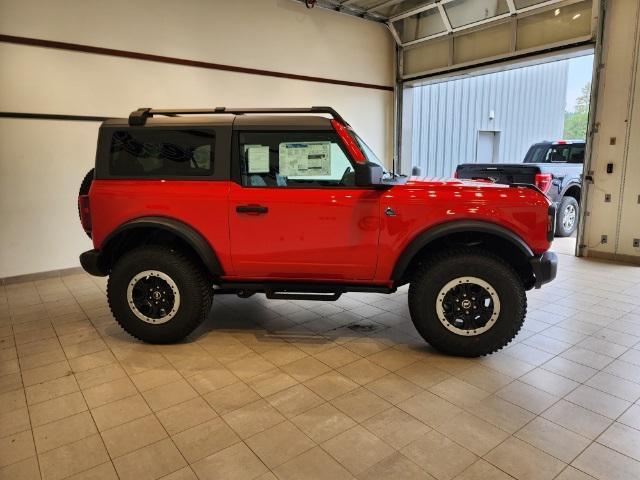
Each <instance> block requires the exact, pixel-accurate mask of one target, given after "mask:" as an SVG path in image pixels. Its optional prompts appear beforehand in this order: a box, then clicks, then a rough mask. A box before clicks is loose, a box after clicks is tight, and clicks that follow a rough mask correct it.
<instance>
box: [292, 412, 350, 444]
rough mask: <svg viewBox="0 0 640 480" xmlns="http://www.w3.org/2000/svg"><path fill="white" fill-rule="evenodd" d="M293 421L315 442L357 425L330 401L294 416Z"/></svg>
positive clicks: (322, 440)
mask: <svg viewBox="0 0 640 480" xmlns="http://www.w3.org/2000/svg"><path fill="white" fill-rule="evenodd" d="M291 421H292V422H293V423H294V424H295V425H296V426H297V427H298V428H299V429H300V430H302V431H303V432H304V433H305V434H306V435H307V436H308V437H309V438H311V439H312V440H314V441H315V442H318V443H320V442H324V441H325V440H328V439H330V438H332V437H335V436H336V435H338V434H339V433H342V432H344V431H345V430H348V429H350V428H351V427H353V426H355V425H356V422H355V421H353V420H352V419H351V417H349V416H347V415H345V414H344V413H342V412H341V411H340V410H338V409H337V408H335V407H334V406H333V405H331V404H330V403H325V404H323V405H320V406H319V407H315V408H312V409H311V410H307V411H306V412H304V413H302V414H300V415H298V416H297V417H293V418H292V419H291Z"/></svg>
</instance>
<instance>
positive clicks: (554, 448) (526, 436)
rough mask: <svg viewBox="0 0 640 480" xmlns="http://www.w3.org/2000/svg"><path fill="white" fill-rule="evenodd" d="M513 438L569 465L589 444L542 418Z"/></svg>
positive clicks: (525, 427) (587, 440) (583, 438)
mask: <svg viewBox="0 0 640 480" xmlns="http://www.w3.org/2000/svg"><path fill="white" fill-rule="evenodd" d="M515 436H516V437H517V438H519V439H520V440H524V441H525V442H527V443H529V444H531V445H533V446H534V447H536V448H538V449H540V450H542V451H543V452H546V453H548V454H549V455H552V456H554V457H556V458H558V459H560V460H562V461H563V462H566V463H571V462H572V461H573V459H574V458H576V457H577V456H578V455H579V454H580V452H582V451H583V450H584V449H585V448H586V447H587V445H589V443H591V442H590V441H589V439H587V438H586V437H583V436H581V435H578V434H577V433H574V432H572V431H570V430H567V429H566V428H563V427H561V426H560V425H557V424H555V423H553V422H550V421H549V420H546V419H544V418H542V417H538V418H535V419H534V420H533V421H531V422H530V423H528V424H527V425H525V426H524V427H523V428H522V429H520V430H518V432H516V434H515Z"/></svg>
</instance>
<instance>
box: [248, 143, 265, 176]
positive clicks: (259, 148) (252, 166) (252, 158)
mask: <svg viewBox="0 0 640 480" xmlns="http://www.w3.org/2000/svg"><path fill="white" fill-rule="evenodd" d="M244 148H245V152H246V155H247V160H248V164H249V173H269V147H268V146H266V145H245V146H244Z"/></svg>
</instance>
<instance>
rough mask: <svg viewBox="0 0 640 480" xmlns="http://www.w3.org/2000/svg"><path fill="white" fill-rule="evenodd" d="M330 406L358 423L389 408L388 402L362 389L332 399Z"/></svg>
mask: <svg viewBox="0 0 640 480" xmlns="http://www.w3.org/2000/svg"><path fill="white" fill-rule="evenodd" d="M331 404H332V405H333V406H334V407H336V408H337V409H338V410H340V411H342V412H343V413H345V414H346V415H349V417H351V418H353V419H354V420H355V421H356V422H358V423H360V422H363V421H364V420H366V419H367V418H369V417H372V416H374V415H376V414H377V413H380V412H382V411H384V410H386V409H388V408H390V407H391V404H390V403H389V402H387V401H386V400H383V399H382V398H380V397H378V396H377V395H376V394H374V393H371V392H370V391H369V390H367V389H365V388H362V387H360V388H358V389H357V390H352V391H351V392H348V393H345V394H344V395H341V396H340V397H338V398H335V399H333V400H332V401H331Z"/></svg>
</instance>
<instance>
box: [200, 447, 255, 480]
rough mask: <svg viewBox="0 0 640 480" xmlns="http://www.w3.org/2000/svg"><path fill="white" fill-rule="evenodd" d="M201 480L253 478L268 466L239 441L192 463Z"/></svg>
mask: <svg viewBox="0 0 640 480" xmlns="http://www.w3.org/2000/svg"><path fill="white" fill-rule="evenodd" d="M192 468H193V470H194V471H195V472H196V475H198V478H200V479H201V480H218V479H219V480H251V479H254V478H256V477H257V476H259V475H262V474H263V473H265V472H266V471H267V467H265V466H264V464H263V463H262V462H261V461H260V459H259V458H258V457H256V455H255V454H254V453H253V452H252V451H251V450H249V448H248V447H247V446H246V445H245V444H244V443H237V444H235V445H232V446H231V447H228V448H226V449H224V450H222V451H220V452H217V453H214V454H213V455H209V456H208V457H205V458H203V459H202V460H200V461H198V462H196V463H195V464H193V465H192Z"/></svg>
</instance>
